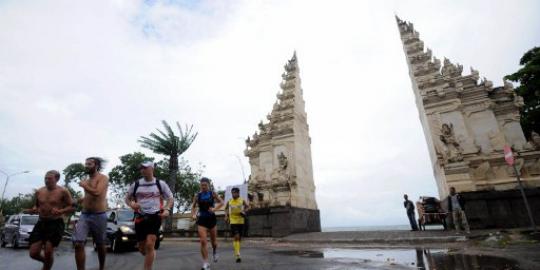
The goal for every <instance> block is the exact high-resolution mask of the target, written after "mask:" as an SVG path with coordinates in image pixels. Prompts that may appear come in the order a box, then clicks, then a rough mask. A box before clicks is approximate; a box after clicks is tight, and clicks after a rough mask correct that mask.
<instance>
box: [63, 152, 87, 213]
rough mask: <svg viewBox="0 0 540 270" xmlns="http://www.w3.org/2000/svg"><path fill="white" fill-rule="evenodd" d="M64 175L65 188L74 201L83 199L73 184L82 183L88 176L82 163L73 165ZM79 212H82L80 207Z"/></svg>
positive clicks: (67, 168) (68, 167) (66, 169)
mask: <svg viewBox="0 0 540 270" xmlns="http://www.w3.org/2000/svg"><path fill="white" fill-rule="evenodd" d="M62 174H64V187H65V188H67V190H68V191H69V192H70V193H71V196H72V197H73V201H77V200H78V199H79V198H82V193H81V192H80V191H76V190H75V189H74V188H73V187H72V186H71V183H73V182H80V181H81V180H82V179H83V178H85V177H86V176H87V173H86V168H85V167H84V165H83V164H82V163H71V164H70V165H68V166H67V167H66V168H65V169H64V170H63V171H62ZM77 208H78V209H77V210H80V209H79V208H80V207H77Z"/></svg>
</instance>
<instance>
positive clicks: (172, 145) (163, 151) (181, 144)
mask: <svg viewBox="0 0 540 270" xmlns="http://www.w3.org/2000/svg"><path fill="white" fill-rule="evenodd" d="M161 123H162V124H163V127H164V128H165V131H161V130H159V129H157V133H150V135H149V136H148V137H145V136H141V138H140V139H139V143H140V144H141V146H142V147H144V148H148V149H150V150H152V151H153V152H154V153H156V154H160V155H165V156H168V157H169V179H167V184H168V185H169V188H170V189H171V191H172V192H173V193H174V192H175V190H176V180H177V179H176V178H177V175H178V157H179V156H180V155H182V154H183V153H184V152H185V151H186V150H187V149H188V148H189V147H190V146H191V144H192V143H193V141H194V140H195V138H196V137H197V135H198V133H197V132H194V131H193V125H191V126H190V127H188V126H187V125H186V127H185V129H182V127H181V126H180V124H179V123H178V122H176V126H177V127H178V132H179V136H176V134H174V131H173V130H172V128H171V126H170V125H169V124H168V123H167V122H166V121H165V120H163V121H161ZM173 209H174V205H173V207H171V209H170V211H169V212H170V213H171V215H170V216H169V218H167V220H166V223H165V229H166V230H168V231H170V230H171V229H172V210H173Z"/></svg>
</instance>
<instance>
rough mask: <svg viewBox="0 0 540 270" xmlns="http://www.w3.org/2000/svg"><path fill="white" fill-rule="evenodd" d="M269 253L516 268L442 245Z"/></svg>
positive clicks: (465, 269)
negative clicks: (456, 251) (457, 251)
mask: <svg viewBox="0 0 540 270" xmlns="http://www.w3.org/2000/svg"><path fill="white" fill-rule="evenodd" d="M273 253H274V254H281V255H289V256H299V257H303V258H324V259H329V260H335V261H338V262H341V263H346V264H355V265H357V266H359V268H361V269H394V268H395V269H424V270H519V269H520V268H519V266H518V264H517V263H516V262H515V261H512V260H508V259H505V258H500V257H492V256H479V255H467V254H454V253H449V252H448V250H444V249H323V250H281V251H274V252H273ZM372 267H373V268H372Z"/></svg>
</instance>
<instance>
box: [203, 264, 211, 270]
mask: <svg viewBox="0 0 540 270" xmlns="http://www.w3.org/2000/svg"><path fill="white" fill-rule="evenodd" d="M201 270H210V264H209V263H204V264H203V266H202V268H201Z"/></svg>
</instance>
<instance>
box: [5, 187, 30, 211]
mask: <svg viewBox="0 0 540 270" xmlns="http://www.w3.org/2000/svg"><path fill="white" fill-rule="evenodd" d="M35 193H36V191H35V190H34V192H32V193H28V194H22V193H19V195H18V196H16V197H13V198H11V199H4V202H3V204H2V205H3V208H4V209H3V214H4V215H14V214H18V213H20V212H21V211H22V210H23V209H28V208H32V207H33V206H34V201H35Z"/></svg>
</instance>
